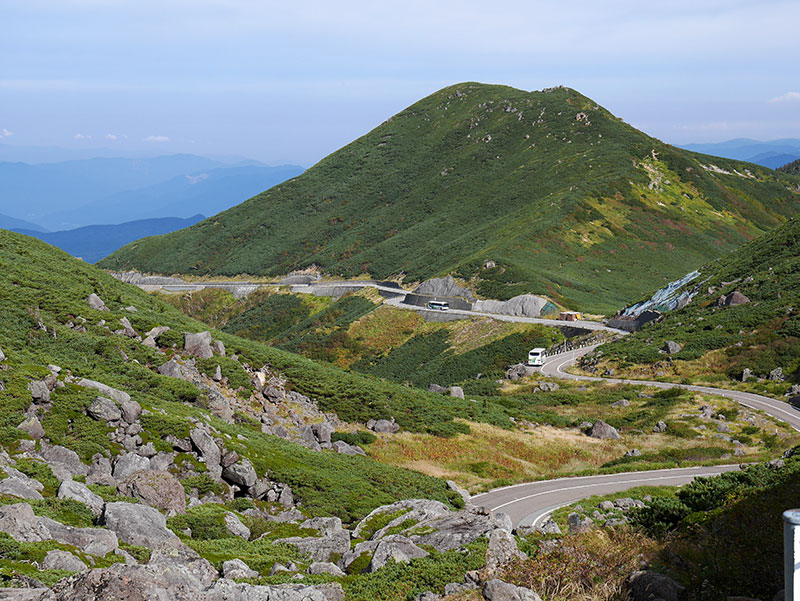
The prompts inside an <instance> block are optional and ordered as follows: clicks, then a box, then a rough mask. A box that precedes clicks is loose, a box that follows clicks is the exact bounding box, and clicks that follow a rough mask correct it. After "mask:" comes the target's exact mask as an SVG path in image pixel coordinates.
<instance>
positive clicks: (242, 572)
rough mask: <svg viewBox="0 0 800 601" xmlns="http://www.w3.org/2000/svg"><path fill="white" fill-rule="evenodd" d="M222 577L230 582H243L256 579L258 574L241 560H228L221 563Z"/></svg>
mask: <svg viewBox="0 0 800 601" xmlns="http://www.w3.org/2000/svg"><path fill="white" fill-rule="evenodd" d="M222 575H223V576H224V577H225V578H230V579H232V580H243V579H245V578H258V572H256V571H255V570H252V569H250V566H248V565H247V564H246V563H245V562H243V561H242V560H241V559H229V560H228V561H224V562H222Z"/></svg>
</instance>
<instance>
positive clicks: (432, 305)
mask: <svg viewBox="0 0 800 601" xmlns="http://www.w3.org/2000/svg"><path fill="white" fill-rule="evenodd" d="M428 309H433V310H434V311H449V310H450V303H445V302H442V301H430V302H428Z"/></svg>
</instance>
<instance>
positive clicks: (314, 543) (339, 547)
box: [275, 530, 350, 562]
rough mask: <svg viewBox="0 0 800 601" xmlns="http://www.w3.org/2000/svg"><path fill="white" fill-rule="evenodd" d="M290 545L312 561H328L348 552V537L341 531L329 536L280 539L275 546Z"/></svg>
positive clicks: (345, 532)
mask: <svg viewBox="0 0 800 601" xmlns="http://www.w3.org/2000/svg"><path fill="white" fill-rule="evenodd" d="M279 543H284V544H287V545H291V546H292V547H294V548H295V549H297V550H298V551H300V552H301V553H308V555H309V556H310V557H311V559H312V560H313V561H325V562H327V561H330V560H331V556H332V555H334V556H338V557H342V556H343V555H344V554H345V553H347V552H349V551H350V535H349V534H348V533H347V531H345V530H342V531H341V532H337V533H335V534H332V535H330V536H321V537H300V536H295V537H291V538H281V539H278V540H276V541H275V544H279Z"/></svg>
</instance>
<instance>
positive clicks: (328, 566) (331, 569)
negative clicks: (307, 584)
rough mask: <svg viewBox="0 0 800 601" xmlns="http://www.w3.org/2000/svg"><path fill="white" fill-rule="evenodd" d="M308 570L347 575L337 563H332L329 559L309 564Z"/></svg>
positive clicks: (316, 572)
mask: <svg viewBox="0 0 800 601" xmlns="http://www.w3.org/2000/svg"><path fill="white" fill-rule="evenodd" d="M307 571H308V573H309V574H330V575H331V576H345V575H346V574H345V573H344V572H343V571H342V570H340V569H339V566H337V565H336V564H335V563H330V562H327V561H315V562H314V563H312V564H311V565H310V566H308V570H307Z"/></svg>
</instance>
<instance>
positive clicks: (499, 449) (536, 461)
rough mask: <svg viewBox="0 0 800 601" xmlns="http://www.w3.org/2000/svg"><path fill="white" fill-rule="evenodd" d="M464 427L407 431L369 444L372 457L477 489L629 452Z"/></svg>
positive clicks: (570, 438)
mask: <svg viewBox="0 0 800 601" xmlns="http://www.w3.org/2000/svg"><path fill="white" fill-rule="evenodd" d="M468 425H469V427H470V431H471V432H470V434H460V435H458V436H455V437H453V438H438V437H435V436H430V435H427V434H416V433H409V432H402V433H400V434H397V435H394V436H387V437H381V438H380V439H379V440H378V441H377V442H375V443H374V444H372V445H371V447H370V456H371V457H372V458H374V459H376V460H378V461H380V462H382V463H387V464H390V465H397V466H402V467H408V468H410V469H414V470H416V471H420V472H422V473H425V474H429V475H431V476H446V477H447V478H450V479H452V480H455V481H456V482H457V483H458V484H460V485H461V486H464V487H467V488H469V489H473V490H476V489H478V488H480V486H481V485H484V484H489V483H491V482H493V481H494V480H497V479H499V478H503V479H508V480H511V481H514V482H521V481H525V480H530V479H533V478H536V477H541V476H544V475H551V474H558V473H569V472H574V471H579V470H582V469H586V468H590V467H596V466H599V465H602V464H603V463H605V462H606V461H609V460H611V459H613V458H615V457H619V456H620V455H622V454H623V453H624V452H625V451H626V450H627V447H626V446H625V444H624V443H622V442H619V441H610V440H597V439H594V438H588V437H587V436H585V435H584V434H581V433H580V432H578V431H577V430H562V429H557V428H551V427H549V426H541V427H537V428H535V429H533V430H530V431H520V430H504V429H502V428H498V427H496V426H491V425H488V424H480V423H473V422H468Z"/></svg>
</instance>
